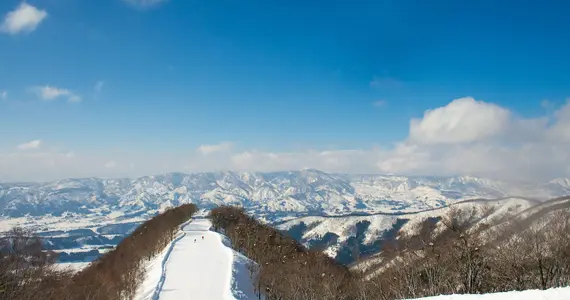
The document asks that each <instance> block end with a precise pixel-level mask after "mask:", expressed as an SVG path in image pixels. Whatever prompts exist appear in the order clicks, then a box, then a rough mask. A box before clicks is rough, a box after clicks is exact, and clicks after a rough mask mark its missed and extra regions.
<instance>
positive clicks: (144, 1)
mask: <svg viewBox="0 0 570 300" xmlns="http://www.w3.org/2000/svg"><path fill="white" fill-rule="evenodd" d="M122 1H123V2H126V3H128V4H130V5H132V6H135V7H139V8H149V7H153V6H156V5H158V4H161V3H164V2H167V1H168V0H122Z"/></svg>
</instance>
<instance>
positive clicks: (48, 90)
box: [32, 85, 81, 102]
mask: <svg viewBox="0 0 570 300" xmlns="http://www.w3.org/2000/svg"><path fill="white" fill-rule="evenodd" d="M32 90H33V91H34V92H35V93H36V94H37V95H38V97H39V98H40V99H42V100H55V99H57V98H61V97H66V98H67V100H68V101H69V102H80V101H81V97H80V96H79V95H77V94H75V93H74V92H72V91H70V90H68V89H64V88H58V87H54V86H50V85H44V86H36V87H33V88H32Z"/></svg>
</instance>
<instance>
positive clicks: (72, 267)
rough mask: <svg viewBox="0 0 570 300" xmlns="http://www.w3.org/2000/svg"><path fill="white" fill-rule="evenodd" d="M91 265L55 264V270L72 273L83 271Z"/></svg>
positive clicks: (74, 263)
mask: <svg viewBox="0 0 570 300" xmlns="http://www.w3.org/2000/svg"><path fill="white" fill-rule="evenodd" d="M88 265H89V263H88V262H71V263H56V264H54V267H55V269H57V270H61V271H72V272H78V271H81V270H83V269H84V268H85V267H87V266H88Z"/></svg>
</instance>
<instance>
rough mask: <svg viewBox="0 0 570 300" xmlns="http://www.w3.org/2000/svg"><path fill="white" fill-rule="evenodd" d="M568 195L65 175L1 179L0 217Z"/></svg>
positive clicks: (482, 181)
mask: <svg viewBox="0 0 570 300" xmlns="http://www.w3.org/2000/svg"><path fill="white" fill-rule="evenodd" d="M568 194H570V179H568V178H558V179H554V180H551V181H548V182H541V183H533V184H529V183H526V184H521V183H514V182H506V181H498V180H491V179H486V178H478V177H470V176H462V177H406V176H394V175H345V174H329V173H325V172H321V171H318V170H314V169H306V170H301V171H291V172H272V173H248V172H231V171H227V172H212V173H195V174H182V173H170V174H165V175H157V176H146V177H141V178H137V179H132V180H131V179H98V178H85V179H66V180H60V181H53V182H47V183H0V215H2V216H4V217H23V216H26V215H29V216H43V215H52V216H62V215H70V214H75V215H84V216H89V215H97V216H103V215H107V214H113V216H114V217H119V216H124V215H129V216H142V215H146V214H149V213H150V214H152V213H154V212H156V211H157V210H161V209H163V208H165V207H169V206H176V205H179V204H181V203H188V202H192V203H196V204H198V205H199V206H200V207H201V208H211V207H214V206H217V205H223V204H227V205H241V206H243V207H245V208H246V209H247V210H248V211H250V212H252V213H254V214H256V215H258V216H267V217H270V218H271V219H276V218H278V217H281V216H284V215H298V214H307V215H342V214H350V213H404V212H414V211H421V210H428V209H433V208H438V207H442V206H446V205H448V204H451V203H453V202H455V201H459V200H465V199H473V198H490V199H493V198H501V197H509V196H513V197H524V198H530V199H534V200H546V199H550V198H555V197H559V196H565V195H568Z"/></svg>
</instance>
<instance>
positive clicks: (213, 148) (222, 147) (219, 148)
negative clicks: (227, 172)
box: [196, 142, 233, 155]
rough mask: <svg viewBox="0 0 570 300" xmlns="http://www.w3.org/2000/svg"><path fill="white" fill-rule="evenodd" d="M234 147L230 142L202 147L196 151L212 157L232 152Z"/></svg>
mask: <svg viewBox="0 0 570 300" xmlns="http://www.w3.org/2000/svg"><path fill="white" fill-rule="evenodd" d="M232 146H233V144H232V143H229V142H224V143H220V144H215V145H201V146H200V147H198V149H196V151H197V152H198V153H200V154H202V155H210V154H213V153H219V152H226V151H229V150H231V148H232Z"/></svg>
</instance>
